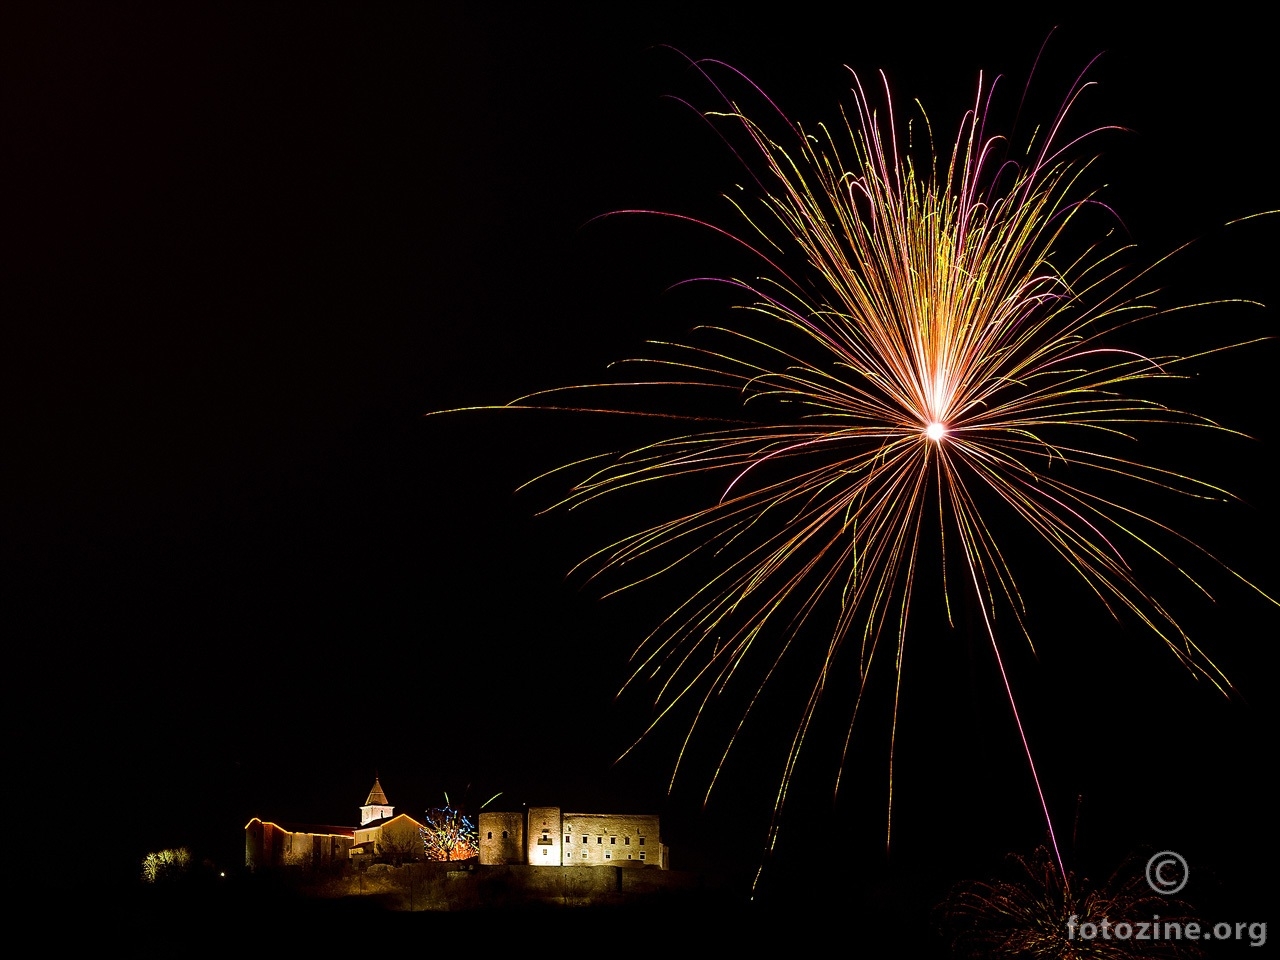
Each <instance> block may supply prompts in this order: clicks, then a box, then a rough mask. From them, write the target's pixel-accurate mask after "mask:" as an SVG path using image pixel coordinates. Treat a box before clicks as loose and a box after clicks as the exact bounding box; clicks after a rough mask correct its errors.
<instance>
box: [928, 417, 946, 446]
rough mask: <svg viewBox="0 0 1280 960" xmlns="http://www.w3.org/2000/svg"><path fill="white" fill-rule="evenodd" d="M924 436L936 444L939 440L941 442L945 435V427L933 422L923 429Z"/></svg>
mask: <svg viewBox="0 0 1280 960" xmlns="http://www.w3.org/2000/svg"><path fill="white" fill-rule="evenodd" d="M924 435H925V436H926V437H928V438H929V439H930V440H932V441H934V442H935V443H937V442H938V441H939V440H941V439H942V438H943V437H945V436H946V435H947V425H946V424H945V423H939V422H938V421H937V420H935V421H933V422H932V423H931V424H929V425H928V426H927V427H925V428H924Z"/></svg>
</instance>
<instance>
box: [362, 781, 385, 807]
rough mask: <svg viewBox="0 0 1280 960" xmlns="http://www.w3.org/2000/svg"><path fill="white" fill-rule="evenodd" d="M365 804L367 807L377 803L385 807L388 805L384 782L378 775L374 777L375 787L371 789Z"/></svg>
mask: <svg viewBox="0 0 1280 960" xmlns="http://www.w3.org/2000/svg"><path fill="white" fill-rule="evenodd" d="M364 805H365V806H366V807H372V806H375V805H377V806H380V807H385V806H387V805H388V804H387V795H386V794H385V793H383V792H382V784H381V783H380V782H379V781H378V778H377V777H374V778H373V789H372V790H370V791H369V799H368V800H366V801H365V802H364Z"/></svg>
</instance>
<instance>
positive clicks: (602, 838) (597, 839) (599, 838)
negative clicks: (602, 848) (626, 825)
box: [596, 837, 604, 843]
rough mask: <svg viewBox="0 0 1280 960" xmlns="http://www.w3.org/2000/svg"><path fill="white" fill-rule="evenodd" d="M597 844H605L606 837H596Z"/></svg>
mask: <svg viewBox="0 0 1280 960" xmlns="http://www.w3.org/2000/svg"><path fill="white" fill-rule="evenodd" d="M596 843H604V837H596Z"/></svg>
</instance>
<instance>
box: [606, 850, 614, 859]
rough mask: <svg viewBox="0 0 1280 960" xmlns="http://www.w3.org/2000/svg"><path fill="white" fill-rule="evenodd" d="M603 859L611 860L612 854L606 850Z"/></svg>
mask: <svg viewBox="0 0 1280 960" xmlns="http://www.w3.org/2000/svg"><path fill="white" fill-rule="evenodd" d="M604 858H605V859H606V860H612V859H613V854H611V853H610V852H609V851H608V850H606V851H605V852H604Z"/></svg>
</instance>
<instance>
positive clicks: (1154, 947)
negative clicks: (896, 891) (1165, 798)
mask: <svg viewBox="0 0 1280 960" xmlns="http://www.w3.org/2000/svg"><path fill="white" fill-rule="evenodd" d="M1008 865H1009V868H1010V869H1009V876H1008V878H1007V879H1000V880H991V881H972V882H968V883H962V884H960V885H958V886H957V887H956V888H955V889H953V890H952V891H951V893H950V894H948V896H947V899H946V900H945V901H943V903H942V904H941V905H939V907H938V908H937V911H936V919H937V922H938V927H939V930H940V931H941V933H942V935H943V937H944V938H945V939H946V940H947V942H948V943H949V944H950V946H951V949H952V950H953V952H954V953H955V955H956V956H958V957H966V958H973V960H1015V958H1017V960H1120V958H1124V957H1134V956H1139V957H1153V958H1163V960H1189V958H1195V957H1200V956H1203V955H1204V954H1203V951H1202V950H1201V949H1200V946H1199V943H1198V942H1197V940H1196V939H1195V938H1194V937H1188V936H1187V931H1188V929H1189V928H1193V929H1197V930H1198V925H1197V917H1196V914H1195V913H1194V912H1193V911H1192V909H1191V907H1190V906H1189V905H1188V904H1186V903H1184V902H1183V901H1180V900H1175V899H1172V898H1170V897H1166V896H1161V895H1158V894H1156V893H1155V892H1154V891H1153V890H1152V889H1151V887H1150V886H1148V884H1147V882H1146V879H1145V877H1144V875H1143V870H1142V860H1141V858H1139V857H1131V858H1130V859H1128V860H1126V861H1125V862H1124V863H1123V864H1121V865H1120V866H1119V867H1118V868H1117V869H1116V870H1115V871H1114V872H1113V873H1112V874H1111V876H1110V877H1108V878H1107V880H1106V881H1105V882H1104V883H1102V884H1098V885H1094V884H1092V883H1090V881H1089V880H1088V878H1085V877H1077V876H1076V875H1075V874H1074V873H1067V874H1066V876H1065V877H1064V876H1063V874H1062V872H1061V871H1060V870H1059V868H1058V865H1057V864H1056V863H1055V862H1054V859H1053V855H1052V854H1051V853H1050V852H1049V850H1048V848H1047V847H1038V848H1037V849H1036V850H1035V851H1034V852H1033V853H1032V854H1031V855H1030V856H1029V857H1024V856H1020V855H1018V854H1010V855H1009V857H1008ZM1192 925H1196V926H1194V927H1193V926H1192Z"/></svg>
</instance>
